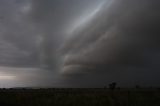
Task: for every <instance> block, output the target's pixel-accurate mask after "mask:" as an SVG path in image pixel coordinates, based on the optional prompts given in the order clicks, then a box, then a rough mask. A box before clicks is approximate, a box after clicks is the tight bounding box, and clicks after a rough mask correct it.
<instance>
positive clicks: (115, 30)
mask: <svg viewBox="0 0 160 106" xmlns="http://www.w3.org/2000/svg"><path fill="white" fill-rule="evenodd" d="M159 4H160V2H159V1H156V0H155V1H153V0H152V1H151V0H141V1H139V0H134V1H129V0H118V1H117V0H67V1H66V0H12V1H6V0H1V1H0V65H1V70H3V71H2V72H3V73H7V75H8V74H9V73H11V74H12V75H14V76H16V78H17V79H16V80H15V83H14V84H15V85H17V86H53V87H102V86H104V85H106V84H108V83H110V82H113V81H115V82H118V83H119V85H122V86H133V85H135V84H143V85H145V86H159V82H160V78H159V75H160V72H159V69H160V67H159V66H160V62H159V60H160V47H159V45H160V43H159V40H160V37H159V34H160V31H159V28H160V12H159V11H160V7H159ZM2 66H5V68H3V67H2ZM11 67H14V68H11ZM12 69H13V70H12ZM7 70H8V71H7ZM20 70H22V71H20ZM20 72H21V73H20ZM0 75H1V74H0ZM3 75H4V74H3ZM31 80H32V81H31ZM21 81H22V82H23V83H22V82H21ZM11 85H13V84H11Z"/></svg>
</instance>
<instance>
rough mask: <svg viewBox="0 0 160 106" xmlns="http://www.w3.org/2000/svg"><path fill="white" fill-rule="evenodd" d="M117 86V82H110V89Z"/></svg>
mask: <svg viewBox="0 0 160 106" xmlns="http://www.w3.org/2000/svg"><path fill="white" fill-rule="evenodd" d="M116 86H117V83H116V82H113V83H111V84H109V89H111V90H114V89H115V88H116Z"/></svg>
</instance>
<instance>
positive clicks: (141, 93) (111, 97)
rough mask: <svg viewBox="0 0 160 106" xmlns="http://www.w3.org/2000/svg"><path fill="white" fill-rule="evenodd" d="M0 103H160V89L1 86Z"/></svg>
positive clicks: (93, 105) (14, 105)
mask: <svg viewBox="0 0 160 106" xmlns="http://www.w3.org/2000/svg"><path fill="white" fill-rule="evenodd" d="M0 106H160V89H115V90H110V89H107V88H101V89H100V88H99V89H98V88H97V89H94V88H79V89H78V88H72V89H71V88H66V89H60V88H50V89H26V88H23V89H1V90H0Z"/></svg>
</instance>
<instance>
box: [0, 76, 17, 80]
mask: <svg viewBox="0 0 160 106" xmlns="http://www.w3.org/2000/svg"><path fill="white" fill-rule="evenodd" d="M15 78H16V76H12V75H0V80H14V79H15Z"/></svg>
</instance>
